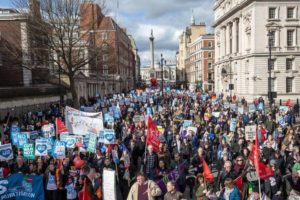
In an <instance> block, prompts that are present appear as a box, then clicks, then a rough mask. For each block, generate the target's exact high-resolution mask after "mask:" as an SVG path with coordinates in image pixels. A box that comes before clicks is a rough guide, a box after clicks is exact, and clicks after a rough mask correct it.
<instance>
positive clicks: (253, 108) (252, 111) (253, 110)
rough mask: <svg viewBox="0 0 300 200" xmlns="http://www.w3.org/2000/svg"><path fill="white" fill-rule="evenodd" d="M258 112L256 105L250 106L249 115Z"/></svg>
mask: <svg viewBox="0 0 300 200" xmlns="http://www.w3.org/2000/svg"><path fill="white" fill-rule="evenodd" d="M255 111H256V107H255V105H254V104H250V105H249V113H254V112H255Z"/></svg>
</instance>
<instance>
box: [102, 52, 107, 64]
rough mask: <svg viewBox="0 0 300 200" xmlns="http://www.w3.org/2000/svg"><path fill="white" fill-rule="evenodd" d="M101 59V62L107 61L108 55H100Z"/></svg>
mask: <svg viewBox="0 0 300 200" xmlns="http://www.w3.org/2000/svg"><path fill="white" fill-rule="evenodd" d="M102 60H103V62H106V61H108V55H107V54H104V55H103V56H102Z"/></svg>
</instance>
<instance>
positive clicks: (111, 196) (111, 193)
mask: <svg viewBox="0 0 300 200" xmlns="http://www.w3.org/2000/svg"><path fill="white" fill-rule="evenodd" d="M115 177H116V172H115V171H113V170H107V169H103V186H102V188H103V200H117V198H116V178H115Z"/></svg>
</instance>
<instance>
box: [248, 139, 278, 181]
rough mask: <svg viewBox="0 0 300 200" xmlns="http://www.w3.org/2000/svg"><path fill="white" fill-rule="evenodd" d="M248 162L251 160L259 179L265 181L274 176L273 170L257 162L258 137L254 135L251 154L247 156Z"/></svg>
mask: <svg viewBox="0 0 300 200" xmlns="http://www.w3.org/2000/svg"><path fill="white" fill-rule="evenodd" d="M248 158H249V160H251V161H252V162H253V164H254V166H255V169H256V172H257V174H258V177H259V178H260V179H263V180H265V179H267V178H270V177H272V176H274V172H273V170H272V169H271V168H270V167H269V166H268V165H266V164H264V163H262V162H261V161H260V160H259V144H258V137H257V134H256V140H255V144H254V145H253V146H252V149H251V152H250V154H249V157H248Z"/></svg>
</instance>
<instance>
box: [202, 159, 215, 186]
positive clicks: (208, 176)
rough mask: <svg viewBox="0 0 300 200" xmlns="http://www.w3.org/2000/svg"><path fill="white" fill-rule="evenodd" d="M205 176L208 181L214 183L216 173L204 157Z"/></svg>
mask: <svg viewBox="0 0 300 200" xmlns="http://www.w3.org/2000/svg"><path fill="white" fill-rule="evenodd" d="M202 162H203V177H204V178H205V180H206V181H207V182H208V183H213V182H214V179H215V177H214V175H213V173H212V172H211V170H210V169H209V167H208V165H207V163H206V162H205V160H204V159H203V161H202Z"/></svg>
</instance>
